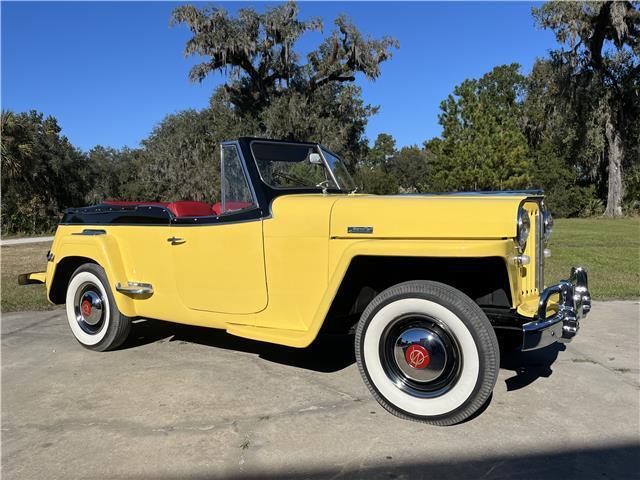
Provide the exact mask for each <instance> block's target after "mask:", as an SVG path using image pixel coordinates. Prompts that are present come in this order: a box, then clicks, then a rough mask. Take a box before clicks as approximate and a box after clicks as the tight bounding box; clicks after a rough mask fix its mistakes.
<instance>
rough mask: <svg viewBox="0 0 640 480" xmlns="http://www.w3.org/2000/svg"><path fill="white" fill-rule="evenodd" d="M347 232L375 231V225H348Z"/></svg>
mask: <svg viewBox="0 0 640 480" xmlns="http://www.w3.org/2000/svg"><path fill="white" fill-rule="evenodd" d="M347 233H373V227H347Z"/></svg>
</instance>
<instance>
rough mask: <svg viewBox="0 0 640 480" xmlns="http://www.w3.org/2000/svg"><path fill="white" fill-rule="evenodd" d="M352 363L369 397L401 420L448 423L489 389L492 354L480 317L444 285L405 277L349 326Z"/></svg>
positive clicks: (489, 331) (493, 343)
mask: <svg viewBox="0 0 640 480" xmlns="http://www.w3.org/2000/svg"><path fill="white" fill-rule="evenodd" d="M355 346H356V360H357V362H358V367H359V369H360V373H361V374H362V377H363V379H364V381H365V383H366V384H367V386H368V387H369V390H371V392H372V393H373V395H374V397H375V398H376V400H377V401H378V402H379V403H380V405H382V406H383V407H384V408H385V409H387V410H388V411H389V412H391V413H393V414H394V415H397V416H399V417H402V418H407V419H411V420H417V421H421V422H426V423H432V424H435V425H453V424H456V423H459V422H461V421H463V420H465V419H466V418H468V417H470V416H471V415H473V414H474V413H475V412H476V411H477V410H478V409H480V408H481V407H482V406H483V405H484V404H485V402H486V401H487V400H488V398H489V396H490V395H491V392H492V391H493V387H494V386H495V383H496V379H497V374H498V368H499V364H500V353H499V348H498V342H497V340H496V336H495V333H494V331H493V328H492V326H491V324H490V323H489V320H488V319H487V317H486V315H485V314H484V312H482V310H481V309H480V307H478V305H477V304H476V303H475V302H473V300H471V299H470V298H469V297H467V296H466V295H465V294H463V293H462V292H460V291H459V290H456V289H454V288H452V287H450V286H448V285H444V284H441V283H437V282H430V281H412V282H406V283H401V284H398V285H395V286H393V287H391V288H389V289H387V290H385V291H383V292H382V293H380V294H379V295H378V296H377V297H376V298H374V299H373V300H372V301H371V303H370V304H369V305H368V307H367V308H366V310H365V311H364V312H363V314H362V316H361V318H360V321H359V323H358V328H357V330H356V339H355Z"/></svg>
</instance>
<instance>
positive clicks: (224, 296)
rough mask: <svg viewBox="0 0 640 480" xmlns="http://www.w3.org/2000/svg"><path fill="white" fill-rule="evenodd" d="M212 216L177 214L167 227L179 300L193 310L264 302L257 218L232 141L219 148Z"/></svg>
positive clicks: (239, 310) (241, 310)
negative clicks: (216, 201)
mask: <svg viewBox="0 0 640 480" xmlns="http://www.w3.org/2000/svg"><path fill="white" fill-rule="evenodd" d="M220 166H221V182H220V183H221V202H220V204H216V205H214V210H215V213H216V215H212V216H209V217H198V218H182V219H181V218H176V219H175V221H174V222H173V223H172V226H171V228H170V230H171V237H170V238H169V239H168V240H169V241H170V243H171V251H172V261H173V270H174V278H175V282H176V287H177V290H178V294H179V296H180V299H181V301H182V302H183V303H184V304H185V305H186V306H187V307H188V308H191V309H194V310H203V311H209V312H221V313H235V314H247V313H255V312H259V311H260V310H263V309H264V308H265V307H266V306H267V285H266V278H265V263H264V250H263V236H262V219H261V218H260V210H259V209H258V204H257V201H256V197H255V194H254V192H253V189H252V188H251V185H250V183H249V180H248V176H247V172H246V168H245V166H244V163H243V159H242V157H241V151H240V149H239V147H238V145H237V144H236V143H227V144H223V145H222V147H221V162H220Z"/></svg>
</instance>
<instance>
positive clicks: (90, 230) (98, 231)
mask: <svg viewBox="0 0 640 480" xmlns="http://www.w3.org/2000/svg"><path fill="white" fill-rule="evenodd" d="M106 234H107V231H106V230H102V229H97V228H85V229H84V230H82V232H76V233H72V234H71V235H106Z"/></svg>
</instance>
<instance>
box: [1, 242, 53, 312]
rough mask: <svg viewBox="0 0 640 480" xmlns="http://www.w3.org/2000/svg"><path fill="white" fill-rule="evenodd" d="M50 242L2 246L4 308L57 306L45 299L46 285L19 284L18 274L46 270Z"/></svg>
mask: <svg viewBox="0 0 640 480" xmlns="http://www.w3.org/2000/svg"><path fill="white" fill-rule="evenodd" d="M49 248H51V242H43V243H28V244H25V245H9V246H4V247H2V251H1V254H2V311H3V312H13V311H17V310H48V309H50V308H56V306H55V305H51V304H50V303H49V302H48V301H47V298H46V295H45V289H44V286H43V285H18V274H20V273H28V272H43V271H44V270H45V269H46V268H47V258H46V255H47V251H48V250H49Z"/></svg>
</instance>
